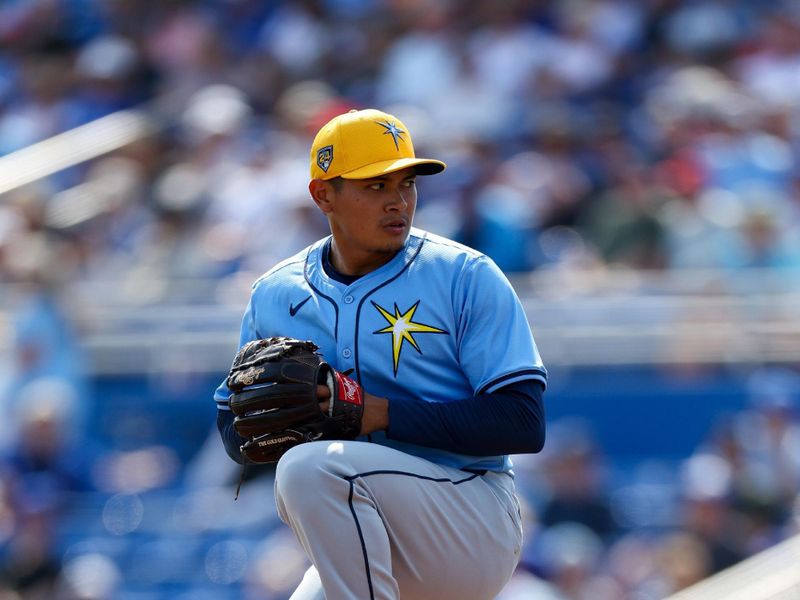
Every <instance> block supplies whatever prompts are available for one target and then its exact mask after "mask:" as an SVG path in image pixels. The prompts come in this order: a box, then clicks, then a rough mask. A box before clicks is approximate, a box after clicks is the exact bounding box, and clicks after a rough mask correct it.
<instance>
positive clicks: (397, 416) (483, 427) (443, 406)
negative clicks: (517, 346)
mask: <svg viewBox="0 0 800 600" xmlns="http://www.w3.org/2000/svg"><path fill="white" fill-rule="evenodd" d="M543 391H544V390H543V386H542V384H541V383H539V382H537V381H533V380H528V381H524V382H517V383H515V384H512V385H510V386H507V387H505V388H502V389H501V390H498V391H496V392H493V393H491V394H481V395H479V396H476V397H474V398H466V399H464V400H457V401H455V402H446V403H430V402H423V401H408V400H392V401H390V402H389V425H388V431H387V435H388V437H390V438H392V439H396V440H398V441H401V442H410V443H413V444H418V445H421V446H429V447H432V448H440V449H442V450H450V451H452V452H459V453H462V454H470V455H473V456H493V455H499V454H527V453H534V452H539V451H540V450H541V449H542V447H543V446H544V439H545V421H544V406H543V402H542V395H543Z"/></svg>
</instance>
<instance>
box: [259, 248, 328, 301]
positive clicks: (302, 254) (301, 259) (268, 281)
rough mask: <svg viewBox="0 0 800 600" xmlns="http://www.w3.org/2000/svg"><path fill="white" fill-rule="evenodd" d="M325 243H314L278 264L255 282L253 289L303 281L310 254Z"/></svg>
mask: <svg viewBox="0 0 800 600" xmlns="http://www.w3.org/2000/svg"><path fill="white" fill-rule="evenodd" d="M323 242H324V240H319V241H317V242H314V243H313V244H311V245H310V246H307V247H305V248H303V249H302V250H300V251H299V252H297V253H296V254H294V255H292V256H290V257H288V258H285V259H284V260H282V261H280V262H279V263H277V264H276V265H275V266H273V267H272V268H271V269H269V270H268V271H266V272H265V273H263V274H262V275H261V276H260V277H259V278H258V279H256V280H255V282H253V289H256V288H261V287H265V286H266V287H269V286H274V285H286V284H288V283H291V282H292V281H295V280H299V281H302V280H303V279H304V278H305V268H306V261H307V260H308V255H309V253H310V252H311V251H312V250H313V249H314V248H316V247H317V246H318V245H320V244H321V243H323Z"/></svg>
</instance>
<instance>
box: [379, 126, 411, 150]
mask: <svg viewBox="0 0 800 600" xmlns="http://www.w3.org/2000/svg"><path fill="white" fill-rule="evenodd" d="M375 122H376V123H377V124H378V125H380V126H381V127H383V128H384V129H385V130H386V131H384V132H383V135H390V136H392V140H393V141H394V147H395V148H396V149H398V150H400V145H399V144H398V143H397V140H400V141H401V142H404V141H405V140H404V139H403V134H404V133H405V131H403V130H402V129H400V128H399V127H398V126H397V125H396V124H395V123H392V122H390V121H375Z"/></svg>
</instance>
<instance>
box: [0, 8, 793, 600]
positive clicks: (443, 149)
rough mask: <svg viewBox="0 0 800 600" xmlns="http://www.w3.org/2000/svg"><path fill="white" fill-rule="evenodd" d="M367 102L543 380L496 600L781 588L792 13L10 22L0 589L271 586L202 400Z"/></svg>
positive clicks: (2, 111) (270, 518)
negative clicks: (513, 563) (329, 128)
mask: <svg viewBox="0 0 800 600" xmlns="http://www.w3.org/2000/svg"><path fill="white" fill-rule="evenodd" d="M365 106H379V107H381V108H383V109H386V110H389V111H391V112H394V113H395V114H397V115H399V116H401V117H402V118H403V119H404V120H405V121H406V123H407V124H409V126H410V127H411V128H412V130H413V131H414V132H415V134H416V135H415V142H416V145H417V148H418V152H420V153H424V154H429V155H432V156H436V157H441V158H442V159H444V160H445V161H447V162H448V164H449V169H448V170H447V172H446V173H445V174H443V175H442V176H440V177H437V178H432V179H431V180H426V181H424V182H420V195H421V202H420V207H419V211H418V218H417V224H418V225H419V226H421V227H423V228H427V229H429V230H431V231H434V232H436V233H440V234H443V235H447V236H451V237H453V238H455V239H457V240H459V241H462V242H464V243H467V244H469V245H472V246H474V247H476V248H478V249H480V250H482V251H484V252H486V253H487V254H489V255H490V256H492V257H493V258H494V259H495V261H496V262H497V263H498V264H499V265H500V266H501V267H502V268H503V269H504V270H505V271H506V273H508V275H509V277H510V278H511V279H512V281H513V282H514V284H515V286H516V287H517V289H518V290H519V293H520V295H521V297H522V299H523V302H524V303H525V306H526V309H527V311H528V314H529V318H530V321H531V323H532V326H533V329H534V332H535V334H536V337H537V341H538V343H539V346H540V350H541V352H542V354H543V356H544V359H545V362H546V364H547V366H548V368H549V370H550V387H549V391H548V394H547V396H546V401H547V409H548V417H549V422H550V429H549V434H548V436H549V437H548V443H547V447H546V449H545V451H544V452H543V453H542V454H541V455H537V456H521V457H517V458H516V461H515V462H516V465H517V474H518V482H519V488H520V492H521V495H522V497H523V500H524V505H525V509H526V528H527V531H526V536H527V542H526V547H525V549H524V555H523V558H522V561H521V563H520V566H519V569H518V571H517V573H516V575H515V577H514V579H513V580H512V582H511V583H510V584H509V586H508V587H507V589H506V590H505V591H504V592H503V594H502V596H501V598H500V600H524V599H537V600H538V599H545V600H656V599H661V598H665V597H667V596H670V595H671V594H674V593H676V592H678V591H679V590H682V589H685V588H687V587H688V586H691V585H692V584H695V583H697V582H700V581H702V580H704V579H706V578H708V577H709V576H711V575H713V574H715V573H719V572H721V571H723V570H724V569H726V568H728V567H731V566H732V565H736V564H740V561H745V562H744V563H741V565H742V566H741V567H740V569H745V570H744V571H742V572H741V573H740V574H738V575H737V571H733V572H731V571H725V572H724V573H723V575H717V578H715V579H712V580H711V581H709V582H706V584H705V585H706V587H705V588H703V589H701V588H700V587H696V588H690V590H686V591H685V592H683V594H684V595H683V596H681V597H682V598H685V599H686V600H689V598H691V599H692V600H696V599H698V598H703V599H705V598H734V597H737V598H739V597H741V598H747V599H748V600H752V599H755V598H761V597H774V598H778V597H781V598H787V599H789V598H798V597H800V592H799V591H798V587H797V586H798V582H797V577H798V573H799V572H800V568H798V566H797V565H798V564H800V557H799V556H798V555H799V554H800V550H798V545H797V539H796V538H793V536H794V535H795V534H797V533H798V530H799V529H800V496H799V495H798V494H799V493H800V420H799V418H798V407H799V403H800V371H798V365H799V364H800V278H798V276H799V275H800V4H798V3H797V2H794V1H791V0H789V1H787V2H780V1H777V0H751V1H748V0H686V1H683V0H641V1H636V0H564V1H544V0H503V1H502V2H489V1H488V0H487V1H481V2H466V1H457V0H298V1H288V0H287V1H279V0H206V1H187V0H163V1H160V2H136V1H135V0H5V1H1V2H0V286H1V287H0V290H2V293H1V294H0V405H1V406H2V414H3V419H2V420H1V421H0V599H2V600H23V599H24V600H28V599H33V600H38V599H45V598H46V599H68V600H73V599H81V600H111V599H113V600H160V599H170V600H172V599H179V600H189V599H191V600H197V599H199V600H203V599H206V598H208V599H212V598H213V599H215V600H227V599H231V600H232V599H234V598H236V599H239V598H245V599H256V598H259V599H264V598H266V599H269V600H281V599H284V598H287V597H288V595H289V594H290V592H291V590H292V589H293V586H294V584H295V583H296V582H297V581H298V580H299V578H300V576H301V574H302V572H303V570H304V569H305V567H306V562H305V558H304V557H303V555H302V553H301V551H300V550H299V547H298V546H297V545H296V544H295V542H294V541H293V539H292V537H291V534H290V532H289V531H288V529H287V528H285V527H283V526H282V525H280V524H279V522H278V519H277V516H276V514H275V511H274V507H273V503H272V489H271V472H270V471H269V469H261V470H256V471H253V472H252V473H251V474H250V476H249V477H248V480H247V481H246V482H245V484H244V487H243V489H242V494H241V497H240V498H239V500H238V501H236V502H234V490H235V485H236V481H237V479H238V476H239V471H238V469H237V467H236V466H235V465H234V464H233V463H232V462H230V461H229V460H228V459H227V457H226V456H225V455H224V452H223V450H222V448H221V445H220V443H219V442H218V440H217V434H216V431H215V430H214V425H213V421H214V416H215V415H214V411H215V408H214V404H213V402H212V400H211V394H212V392H213V389H214V387H215V386H216V384H217V382H218V381H219V380H220V378H221V377H222V376H223V374H224V373H225V371H226V370H227V368H228V366H229V364H230V360H231V358H232V356H233V353H234V351H235V346H236V338H237V332H238V323H239V319H240V315H241V312H242V310H243V307H244V303H245V301H246V298H247V294H248V291H249V285H250V283H251V282H252V281H253V280H254V279H255V278H256V277H257V276H258V275H259V274H260V273H262V272H263V271H265V270H266V269H268V268H269V267H270V266H271V265H272V264H274V263H275V262H276V261H277V260H279V259H280V258H283V257H284V256H286V255H288V254H290V253H292V252H294V251H296V250H297V249H300V248H301V247H303V246H304V245H305V244H307V243H308V242H310V241H312V240H314V239H316V238H317V237H319V236H321V235H322V234H324V233H325V232H326V224H325V223H324V221H323V220H322V219H321V217H320V216H319V215H318V214H316V211H315V210H314V209H313V208H312V205H311V203H310V202H309V201H308V200H307V193H306V183H307V159H306V155H307V149H308V147H309V144H310V136H311V135H312V134H313V132H314V131H315V130H316V129H317V127H318V126H319V125H321V124H322V123H323V122H325V121H326V120H327V119H328V118H329V117H330V116H332V115H333V114H336V113H338V112H340V111H342V110H344V109H347V108H350V107H365ZM487 293H491V291H490V290H487ZM251 507H257V508H261V509H262V510H253V509H252V508H251ZM248 515H258V516H257V517H252V516H251V517H248ZM768 548H769V549H770V550H767V553H766V554H759V553H760V552H762V551H764V550H765V549H768ZM770 552H771V554H770ZM748 557H754V558H749V560H746V559H748ZM731 573H733V575H731ZM768 575H772V576H771V577H768ZM731 577H733V579H731ZM720 578H721V579H720ZM779 579H780V581H778V580H779ZM754 581H755V582H764V586H766V587H764V586H762V590H761V592H758V591H753V590H752V588H745V587H744V584H745V583H749V584H752V583H753V582H754ZM715 582H716V583H715ZM720 582H721V583H720ZM781 582H782V583H781ZM767 584H769V585H767ZM770 586H771V587H770ZM792 586H795V587H793V588H792ZM767 588H768V589H767ZM692 589H693V590H695V592H692V591H691V590H692ZM743 590H748V591H747V592H745V591H743ZM765 590H767V591H765ZM792 590H793V591H792ZM734 592H736V593H739V595H738V596H734ZM692 594H694V595H692ZM743 594H744V595H743ZM759 594H760V595H759ZM770 594H771V595H770ZM781 594H783V595H781Z"/></svg>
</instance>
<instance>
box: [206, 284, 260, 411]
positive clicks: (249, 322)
mask: <svg viewBox="0 0 800 600" xmlns="http://www.w3.org/2000/svg"><path fill="white" fill-rule="evenodd" d="M254 295H255V294H253V295H251V296H250V302H248V303H247V308H246V309H245V311H244V316H243V317H242V326H241V329H240V330H239V346H238V348H241V347H242V346H244V345H245V344H246V343H247V342H249V341H252V340H255V339H258V337H259V335H258V332H257V331H256V325H255V308H254V302H253V296H254ZM226 379H227V376H226V377H225V378H224V379H223V380H222V383H220V384H219V387H218V388H217V390H216V391H215V392H214V401H215V402H216V403H217V408H219V409H220V410H230V408H229V407H228V400H229V399H230V396H231V391H230V390H229V389H228V385H227V384H226Z"/></svg>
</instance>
